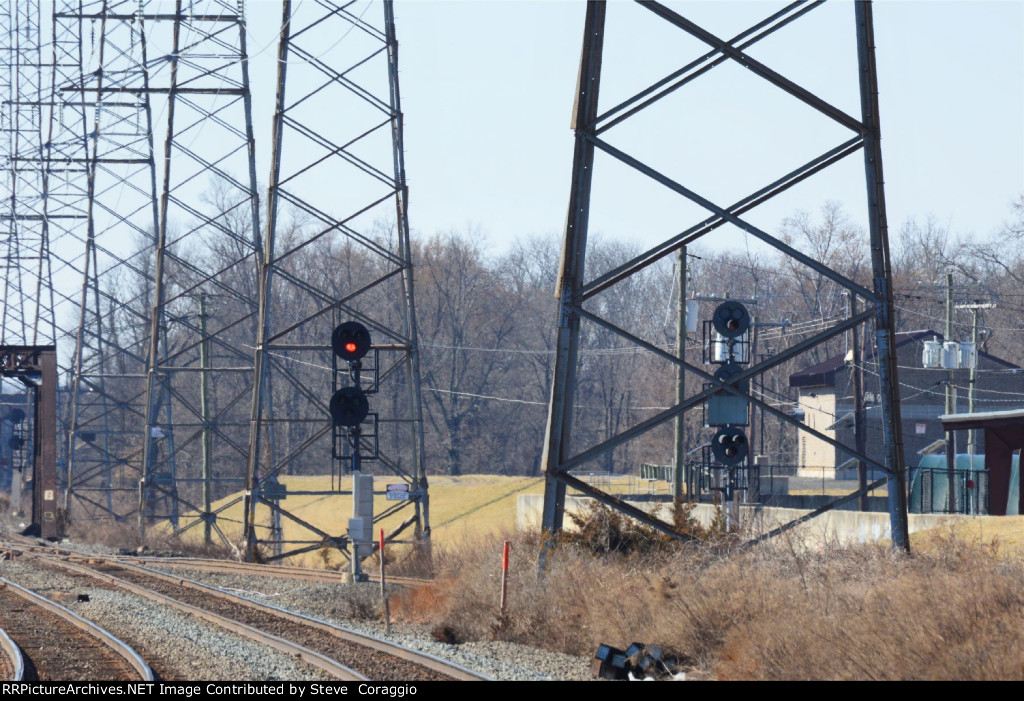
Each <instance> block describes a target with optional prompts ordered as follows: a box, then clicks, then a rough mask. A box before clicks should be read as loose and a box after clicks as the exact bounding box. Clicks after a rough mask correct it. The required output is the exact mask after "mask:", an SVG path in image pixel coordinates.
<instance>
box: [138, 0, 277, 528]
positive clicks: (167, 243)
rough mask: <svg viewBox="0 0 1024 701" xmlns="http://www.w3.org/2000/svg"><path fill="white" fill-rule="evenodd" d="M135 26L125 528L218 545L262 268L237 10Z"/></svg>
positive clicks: (216, 7) (212, 2) (162, 17)
mask: <svg viewBox="0 0 1024 701" xmlns="http://www.w3.org/2000/svg"><path fill="white" fill-rule="evenodd" d="M147 21H148V22H149V24H148V27H149V28H148V29H147V33H146V34H147V41H148V42H149V49H150V51H151V53H152V55H157V56H160V59H153V58H151V59H150V63H153V62H154V61H156V60H160V61H162V64H163V65H162V66H160V67H159V68H156V69H154V70H153V76H152V78H151V87H150V89H149V92H150V94H152V95H154V96H160V97H161V98H163V99H162V101H161V102H160V103H159V107H158V106H157V104H156V103H155V102H154V110H156V109H159V112H160V114H161V115H162V119H163V120H164V121H163V122H161V124H160V125H159V126H158V127H157V129H158V130H159V129H161V128H165V131H164V133H165V134H166V137H165V138H164V141H163V150H162V153H161V154H160V163H161V166H160V168H159V169H158V171H159V172H158V173H157V182H158V191H159V213H158V216H157V221H156V250H155V259H154V269H153V280H154V285H153V290H152V309H151V312H150V315H149V323H150V325H151V327H150V332H149V337H148V348H147V353H146V357H147V360H148V367H147V370H148V378H147V382H146V407H147V410H146V418H145V420H144V424H145V426H146V434H145V451H144V464H143V482H142V485H141V486H140V513H139V519H140V525H141V526H142V527H143V528H144V527H145V524H146V522H147V521H151V520H153V519H157V518H160V519H164V518H166V519H169V520H170V522H171V525H172V527H173V528H174V529H175V530H176V531H179V532H180V531H185V530H188V529H191V528H193V527H195V526H198V525H200V524H208V527H209V528H210V529H211V530H213V531H216V532H217V534H218V535H219V536H220V538H221V539H222V540H224V541H225V542H227V541H228V537H227V536H226V535H225V534H224V533H223V531H222V530H221V529H220V527H219V526H218V524H217V523H216V517H217V514H216V513H214V512H213V509H212V500H213V498H215V492H216V491H217V488H218V485H219V486H220V488H221V489H224V490H227V489H237V488H239V487H241V486H242V484H244V479H245V476H244V473H243V466H244V465H245V459H246V456H247V455H248V448H247V446H248V435H249V432H248V426H249V422H248V418H249V417H248V408H249V401H250V399H251V396H252V375H253V365H252V357H253V356H252V347H253V346H254V345H255V339H256V328H257V320H258V314H257V309H258V306H257V299H258V292H257V291H258V270H259V262H260V260H261V258H262V254H261V244H260V239H259V232H260V225H259V204H258V195H257V191H256V167H255V158H254V150H255V140H254V138H253V127H252V105H251V95H250V89H249V62H248V54H247V48H246V27H245V16H244V3H242V2H235V1H234V0H232V1H231V2H228V1H227V0H203V1H201V2H197V1H190V2H184V1H183V0H178V1H177V2H176V3H175V4H174V12H173V13H167V14H159V13H156V14H152V15H148V16H147ZM211 384H213V385H215V386H216V388H217V392H216V394H215V395H211V393H210V392H209V387H210V385H211ZM214 398H215V399H216V401H217V404H216V406H212V405H211V402H212V401H213V399H214ZM231 465H234V466H237V467H235V468H234V469H231V468H230V467H227V468H225V466H231ZM215 466H216V467H215Z"/></svg>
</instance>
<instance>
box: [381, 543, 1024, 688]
mask: <svg viewBox="0 0 1024 701" xmlns="http://www.w3.org/2000/svg"><path fill="white" fill-rule="evenodd" d="M729 549H730V548H729V546H728V545H722V544H721V543H719V544H717V545H710V546H709V545H702V546H699V547H696V548H694V547H690V548H676V549H675V550H674V552H671V553H667V554H666V553H656V554H639V553H633V554H631V555H629V556H624V555H621V554H618V553H610V554H594V553H593V552H591V551H589V550H587V549H586V548H584V547H582V546H580V545H572V546H570V545H566V544H563V545H562V546H560V547H559V548H558V550H557V551H556V553H555V556H554V558H553V559H552V561H551V564H550V568H549V571H548V572H547V574H546V576H545V577H544V578H542V579H539V578H538V576H537V553H538V552H539V542H538V539H537V538H536V537H535V536H534V537H531V536H524V535H517V536H514V537H513V558H512V567H511V572H510V585H509V591H510V595H509V610H508V615H507V620H506V621H505V623H504V625H499V624H498V602H499V595H500V586H501V579H500V574H501V571H500V553H501V542H500V540H494V539H491V540H481V541H477V542H473V543H468V542H467V543H463V544H461V545H460V546H458V547H457V548H454V549H449V550H447V551H446V552H445V553H442V554H439V557H438V558H437V562H436V566H437V571H438V574H439V579H438V582H437V583H435V584H434V585H433V586H432V587H430V588H429V589H425V590H421V591H418V592H415V593H412V594H407V595H404V596H402V597H400V600H399V601H397V602H396V604H397V606H396V609H397V610H398V611H400V612H401V614H402V616H403V617H405V618H408V619H411V620H418V621H431V622H433V623H435V625H436V629H437V631H439V633H438V634H439V635H440V634H444V635H446V636H451V637H452V638H454V639H457V640H490V639H503V640H511V641H516V642H522V643H527V644H531V645H536V646H540V647H544V648H548V649H551V650H559V651H565V652H570V653H576V654H581V655H591V654H593V652H594V651H595V650H596V648H597V645H598V644H599V643H602V642H603V643H608V644H611V645H615V646H618V647H625V646H626V645H628V644H629V643H630V642H633V641H638V642H643V643H646V644H658V645H661V646H663V647H665V648H666V649H668V650H669V651H671V652H672V653H674V654H676V655H679V656H681V657H685V658H687V659H688V660H689V661H690V663H691V665H692V674H691V677H697V678H715V679H723V680H725V679H759V680H760V679H765V680H771V679H832V680H845V679H1024V654H1022V653H1024V625H1022V624H1021V621H1022V620H1024V586H1022V582H1024V576H1022V575H1024V561H1022V559H1021V557H1020V554H1019V553H1006V552H999V551H998V550H999V549H998V548H997V547H995V546H992V545H991V544H985V543H983V542H981V541H980V540H964V539H959V538H957V537H956V536H955V535H952V536H950V537H949V538H947V540H946V541H945V542H944V543H942V544H941V547H937V548H934V549H933V550H931V551H929V552H926V553H921V554H915V555H914V556H913V557H904V556H902V555H897V554H893V553H892V552H891V551H890V549H889V548H888V547H885V546H858V547H851V548H842V549H841V548H838V547H825V548H822V549H818V550H815V551H811V550H808V549H806V548H804V547H802V546H800V545H798V544H797V542H796V541H793V540H786V539H784V538H783V539H778V540H776V541H774V542H772V543H770V544H768V545H766V546H762V547H759V548H757V549H755V550H751V551H748V552H736V551H733V552H729Z"/></svg>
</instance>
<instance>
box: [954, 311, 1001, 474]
mask: <svg viewBox="0 0 1024 701" xmlns="http://www.w3.org/2000/svg"><path fill="white" fill-rule="evenodd" d="M956 308H957V309H970V310H971V318H972V323H971V340H972V341H973V342H974V348H975V351H977V348H978V312H980V311H981V310H983V309H995V308H996V304H995V303H993V302H985V303H981V302H974V303H973V304H958V305H956ZM970 373H971V374H970V381H969V383H968V385H967V411H968V413H971V414H973V413H974V387H975V384H976V381H977V374H978V367H977V363H974V364H972V365H971V367H970ZM975 440H976V434H975V432H974V429H973V428H972V429H970V430H969V431H968V432H967V453H968V455H971V456H973V455H974V451H975V449H976V447H977V445H976V443H975ZM972 459H973V458H972Z"/></svg>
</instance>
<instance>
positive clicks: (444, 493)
mask: <svg viewBox="0 0 1024 701" xmlns="http://www.w3.org/2000/svg"><path fill="white" fill-rule="evenodd" d="M397 481H398V480H397V479H394V478H391V479H389V478H387V477H378V478H377V479H376V480H375V484H374V491H383V490H384V488H385V485H386V484H388V483H389V482H397ZM281 482H282V483H284V484H285V485H286V486H287V487H288V490H289V491H290V492H293V491H314V490H327V489H330V486H331V485H330V478H329V477H282V478H281ZM341 488H342V489H345V490H349V491H351V489H352V480H351V478H344V479H343V480H342V483H341ZM543 493H544V480H543V479H539V478H530V477H503V476H501V475H467V476H463V477H447V476H435V477H432V478H431V480H430V522H431V528H432V536H433V542H434V543H435V544H437V545H438V546H440V547H444V546H445V545H446V544H454V543H458V542H463V541H465V540H466V539H472V538H477V537H484V536H489V535H503V534H510V533H512V532H513V531H514V530H515V523H516V498H517V497H518V495H520V494H543ZM236 498H237V496H231V497H227V498H225V499H222V500H221V501H220V502H217V503H216V504H215V505H214V508H217V507H219V506H221V505H223V504H226V503H228V502H230V501H232V500H235V499H236ZM394 504H395V502H389V501H387V500H386V497H385V496H384V495H378V496H376V497H375V499H374V511H375V512H380V511H383V510H384V509H385V508H387V507H389V506H392V505H394ZM282 506H283V507H284V508H286V509H287V510H288V511H290V512H291V513H294V514H295V515H296V516H298V517H299V518H301V519H303V520H305V521H308V522H309V523H312V524H314V525H316V526H318V527H320V528H323V529H324V530H325V531H326V532H328V533H334V534H339V535H340V534H342V533H344V532H345V531H346V530H347V529H348V519H349V518H350V517H351V515H352V497H351V496H350V495H331V496H295V495H292V496H289V497H288V498H287V499H286V500H285V501H284V502H283V504H282ZM411 513H412V512H411V511H410V510H409V509H403V510H401V511H398V512H397V513H395V514H394V515H392V516H390V517H388V518H386V519H384V520H383V521H382V522H381V523H380V524H379V525H378V526H377V528H383V529H384V531H385V532H390V530H391V529H393V528H395V527H396V526H398V524H400V523H401V522H402V521H404V520H405V519H406V518H408V517H409V515H410V514H411ZM269 518H270V511H269V509H268V508H266V507H263V506H261V507H258V508H257V511H256V519H257V523H258V524H262V525H263V526H264V528H265V527H266V525H267V524H268V523H269ZM241 519H242V504H241V502H238V503H236V504H234V505H233V506H230V507H228V508H227V509H225V510H224V511H222V512H221V514H220V521H219V523H220V526H221V528H222V529H223V530H224V532H225V534H227V535H228V537H229V538H233V539H240V538H241V525H240V524H241ZM282 528H283V530H284V537H285V538H286V539H287V538H305V537H308V536H309V532H308V531H305V530H304V529H302V528H301V527H299V526H298V525H296V524H295V523H294V522H292V521H289V520H288V519H282ZM260 534H261V536H265V535H266V534H267V531H266V530H263V529H261V532H260ZM188 537H189V538H191V539H192V540H194V539H196V538H199V537H201V535H200V532H199V529H193V530H192V531H190V532H189V534H188ZM324 557H326V558H327V565H328V566H336V565H339V564H340V561H339V559H338V556H337V555H331V554H330V553H327V552H323V553H322V554H321V553H310V554H307V555H304V556H300V557H298V558H293V560H292V564H301V565H306V566H322V565H323V564H324Z"/></svg>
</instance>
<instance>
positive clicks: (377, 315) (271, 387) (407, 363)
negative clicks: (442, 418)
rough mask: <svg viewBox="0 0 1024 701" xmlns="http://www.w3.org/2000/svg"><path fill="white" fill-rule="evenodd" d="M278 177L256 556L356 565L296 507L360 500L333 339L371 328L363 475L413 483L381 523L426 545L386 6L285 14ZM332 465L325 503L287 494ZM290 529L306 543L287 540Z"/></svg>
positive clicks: (261, 406)
mask: <svg viewBox="0 0 1024 701" xmlns="http://www.w3.org/2000/svg"><path fill="white" fill-rule="evenodd" d="M385 88H386V90H387V91H386V92H385ZM271 163H272V166H271V173H270V181H269V193H268V198H267V222H266V235H265V243H264V258H263V261H262V263H263V265H262V270H261V277H260V295H259V299H260V324H259V338H258V341H257V344H256V346H257V349H256V359H255V365H256V372H255V377H256V380H255V392H254V394H253V403H252V415H251V418H252V433H251V438H250V443H249V451H250V452H249V468H248V473H247V483H246V492H245V494H246V496H245V538H246V543H247V552H246V554H247V557H248V558H249V559H254V558H257V557H270V558H279V557H286V556H288V555H294V554H299V553H303V552H309V551H313V550H318V549H320V548H322V547H328V548H336V549H337V550H338V551H340V552H341V553H342V554H343V556H345V557H349V558H350V557H351V556H352V552H353V551H352V550H351V548H350V545H351V544H350V543H349V541H348V538H347V536H346V535H345V534H344V533H342V534H338V533H330V532H328V530H327V529H328V526H327V525H326V524H322V523H316V522H313V519H312V518H310V517H309V516H308V515H306V514H305V513H303V511H302V510H301V508H300V506H301V505H300V504H299V503H298V502H299V498H297V496H298V495H295V496H293V494H294V492H300V493H301V495H303V496H306V497H308V496H312V495H320V494H323V495H331V494H341V493H351V492H350V491H343V490H342V486H341V476H342V474H341V473H342V472H343V471H344V469H345V468H344V467H342V465H343V463H342V462H341V461H340V460H339V459H338V458H339V457H340V455H341V453H342V452H343V451H344V447H343V446H342V447H339V445H338V443H339V441H338V436H336V435H334V431H333V430H332V426H331V421H330V419H329V413H328V406H327V403H328V400H329V399H330V396H331V388H332V370H333V369H335V368H336V363H335V359H334V358H333V357H332V353H331V341H330V339H331V333H332V330H333V329H334V328H335V326H337V325H338V324H339V323H340V322H343V321H348V320H355V321H358V322H360V323H362V324H364V325H365V326H366V327H367V328H368V329H369V330H370V333H371V336H372V339H373V350H372V351H371V355H370V356H368V358H374V359H375V360H373V361H372V362H371V364H372V365H374V367H373V368H370V369H364V371H363V375H364V376H368V375H373V376H374V377H375V378H377V380H376V381H375V383H374V384H375V388H376V389H378V390H379V391H378V393H377V394H374V395H371V402H370V404H371V411H374V412H378V420H377V421H375V422H373V425H374V426H375V427H376V431H374V430H373V429H372V428H370V429H368V430H364V431H363V438H362V439H361V440H367V441H368V445H367V449H366V452H365V454H364V457H363V460H364V463H363V464H364V469H365V467H366V466H367V461H369V460H371V459H372V458H374V457H375V458H376V463H377V465H378V466H379V469H380V470H383V471H387V472H391V473H393V474H395V475H397V476H398V478H400V479H401V480H403V481H405V482H406V484H407V485H408V487H407V488H408V491H407V492H406V493H407V494H408V495H409V496H410V498H409V500H408V501H396V502H394V504H393V505H391V508H389V509H387V510H385V511H384V512H382V513H378V514H376V515H375V519H374V520H375V521H380V520H381V519H382V518H384V517H387V516H389V515H391V514H393V513H396V512H398V511H401V510H403V509H406V508H410V507H411V510H412V512H413V513H412V514H411V515H410V516H409V517H408V518H406V519H405V520H404V521H402V523H401V525H399V526H398V527H397V528H395V529H394V530H393V531H392V532H391V534H390V535H389V536H388V537H389V538H390V539H394V538H396V537H397V536H398V535H399V534H400V533H402V532H403V531H405V530H406V529H408V528H409V527H412V528H414V534H415V537H414V539H415V541H416V542H417V543H421V544H424V543H428V542H429V535H430V528H429V516H428V500H427V480H426V476H425V473H424V466H423V433H422V431H423V423H422V414H421V406H420V394H419V360H418V353H417V348H416V321H415V312H414V302H413V279H412V261H411V253H410V243H409V224H408V213H407V198H408V190H407V187H406V182H405V168H404V156H403V140H402V112H401V102H400V98H399V89H398V42H397V40H396V38H395V26H394V15H393V8H392V3H391V2H389V1H385V2H383V3H377V2H370V3H367V4H365V5H363V4H360V5H356V4H355V3H345V4H342V5H334V4H331V3H319V4H311V3H305V4H301V5H293V3H292V2H290V0H284V1H283V2H282V19H281V36H280V43H279V46H278V81H277V98H276V111H275V115H274V126H273V142H272V154H271ZM368 370H369V371H368ZM271 378H272V379H273V384H271ZM271 429H273V434H271ZM368 434H370V435H368ZM373 434H375V435H373ZM271 435H273V437H274V439H275V440H276V445H275V446H274V449H273V450H271V449H270V445H269V442H270V438H271ZM378 446H379V448H378ZM328 466H330V471H331V485H330V488H329V489H327V488H323V487H310V488H308V489H304V488H302V487H301V486H300V487H298V488H296V487H295V486H293V485H296V484H301V483H300V482H291V483H290V484H289V485H283V484H281V483H280V482H279V481H278V478H279V477H280V476H284V475H289V474H296V475H298V474H307V475H323V474H324V473H325V471H326V468H328ZM285 486H287V491H285V489H284V487H285ZM257 507H260V509H259V511H257ZM282 522H284V524H286V525H287V526H289V527H290V528H294V531H292V533H295V534H296V535H287V534H285V533H284V532H283V531H282ZM261 545H262V546H264V548H263V552H258V546H261Z"/></svg>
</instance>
